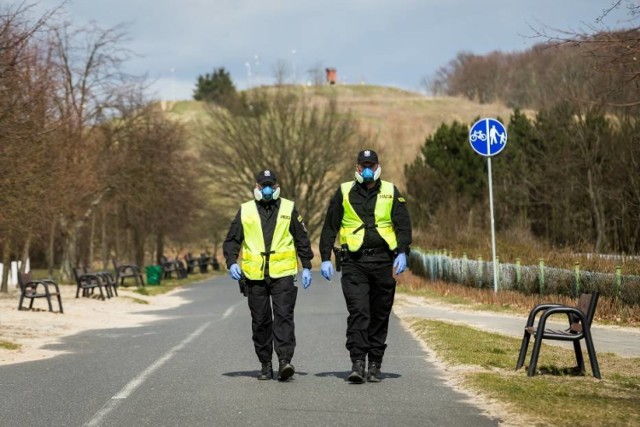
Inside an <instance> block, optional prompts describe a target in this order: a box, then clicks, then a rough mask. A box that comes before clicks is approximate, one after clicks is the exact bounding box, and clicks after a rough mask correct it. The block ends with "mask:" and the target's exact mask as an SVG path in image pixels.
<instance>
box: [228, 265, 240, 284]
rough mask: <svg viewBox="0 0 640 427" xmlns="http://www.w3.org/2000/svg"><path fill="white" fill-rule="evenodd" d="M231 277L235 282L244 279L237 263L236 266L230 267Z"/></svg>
mask: <svg viewBox="0 0 640 427" xmlns="http://www.w3.org/2000/svg"><path fill="white" fill-rule="evenodd" d="M229 275H230V276H231V278H232V279H233V280H240V278H241V277H242V270H240V266H239V265H238V263H237V262H236V263H235V264H231V267H229Z"/></svg>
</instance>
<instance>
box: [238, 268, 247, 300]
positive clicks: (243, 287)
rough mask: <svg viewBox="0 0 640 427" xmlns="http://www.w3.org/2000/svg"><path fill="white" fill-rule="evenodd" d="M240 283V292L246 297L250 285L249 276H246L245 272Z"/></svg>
mask: <svg viewBox="0 0 640 427" xmlns="http://www.w3.org/2000/svg"><path fill="white" fill-rule="evenodd" d="M238 285H239V286H240V293H241V294H242V295H244V296H245V297H246V296H247V293H248V292H249V285H247V278H246V277H245V275H244V274H243V275H242V276H240V280H238Z"/></svg>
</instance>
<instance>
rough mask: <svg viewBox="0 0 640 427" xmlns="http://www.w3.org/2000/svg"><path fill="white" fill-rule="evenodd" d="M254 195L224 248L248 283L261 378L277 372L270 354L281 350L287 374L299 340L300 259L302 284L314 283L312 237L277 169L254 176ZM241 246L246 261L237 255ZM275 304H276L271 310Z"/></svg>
mask: <svg viewBox="0 0 640 427" xmlns="http://www.w3.org/2000/svg"><path fill="white" fill-rule="evenodd" d="M253 195H254V198H255V200H250V201H248V202H246V203H243V204H242V206H241V207H240V210H239V211H238V213H237V215H236V217H235V218H234V220H233V221H232V222H231V227H230V228H229V232H228V233H227V238H226V239H225V241H224V243H223V245H222V249H223V253H224V257H225V259H226V262H227V268H228V269H229V274H230V275H231V277H232V278H233V279H234V280H240V279H241V278H242V276H243V275H244V276H245V277H246V282H247V286H248V295H247V297H248V302H249V309H250V311H251V328H252V331H253V344H254V347H255V351H256V354H257V355H258V359H259V360H260V362H261V364H262V368H261V370H260V373H259V375H258V379H259V380H268V379H272V378H273V367H272V362H271V359H272V354H273V350H274V349H275V352H276V354H277V356H278V361H279V362H280V364H279V369H278V379H279V380H280V381H286V380H288V379H289V378H290V377H291V376H292V375H293V374H294V373H295V369H294V367H293V365H292V364H291V359H292V358H293V352H294V349H295V346H296V337H295V325H294V321H293V311H294V307H295V304H296V296H297V293H298V288H297V287H296V286H295V285H294V279H295V277H296V274H297V271H298V260H297V257H299V258H300V261H301V263H302V268H303V270H302V286H303V287H304V288H305V289H307V288H308V287H309V286H310V285H311V259H312V258H313V252H312V251H311V243H310V241H309V237H308V235H307V230H306V228H305V225H304V222H303V221H302V217H301V216H300V215H299V214H298V212H297V211H296V209H295V206H294V203H293V202H292V201H291V200H287V199H285V198H282V197H279V196H280V187H279V186H278V184H277V179H276V176H275V174H274V172H273V171H271V170H264V171H262V172H260V173H259V174H258V176H257V178H256V186H255V188H254V190H253ZM240 249H242V267H240V266H239V265H238V255H239V253H240ZM272 306H273V310H272Z"/></svg>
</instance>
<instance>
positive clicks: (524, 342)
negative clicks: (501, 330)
mask: <svg viewBox="0 0 640 427" xmlns="http://www.w3.org/2000/svg"><path fill="white" fill-rule="evenodd" d="M530 339H531V334H530V333H529V332H526V331H525V333H524V337H522V344H521V345H520V354H519V355H518V363H517V364H516V371H517V370H518V369H520V368H522V365H524V359H525V357H527V349H528V348H529V340H530Z"/></svg>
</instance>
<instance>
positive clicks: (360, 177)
mask: <svg viewBox="0 0 640 427" xmlns="http://www.w3.org/2000/svg"><path fill="white" fill-rule="evenodd" d="M367 171H371V168H364V169H363V170H362V173H360V172H359V171H358V169H357V168H356V181H358V182H359V183H360V184H362V183H363V182H375V181H377V180H378V179H380V174H382V167H381V166H380V165H378V168H377V169H376V170H375V172H373V177H371V175H370V173H367Z"/></svg>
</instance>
